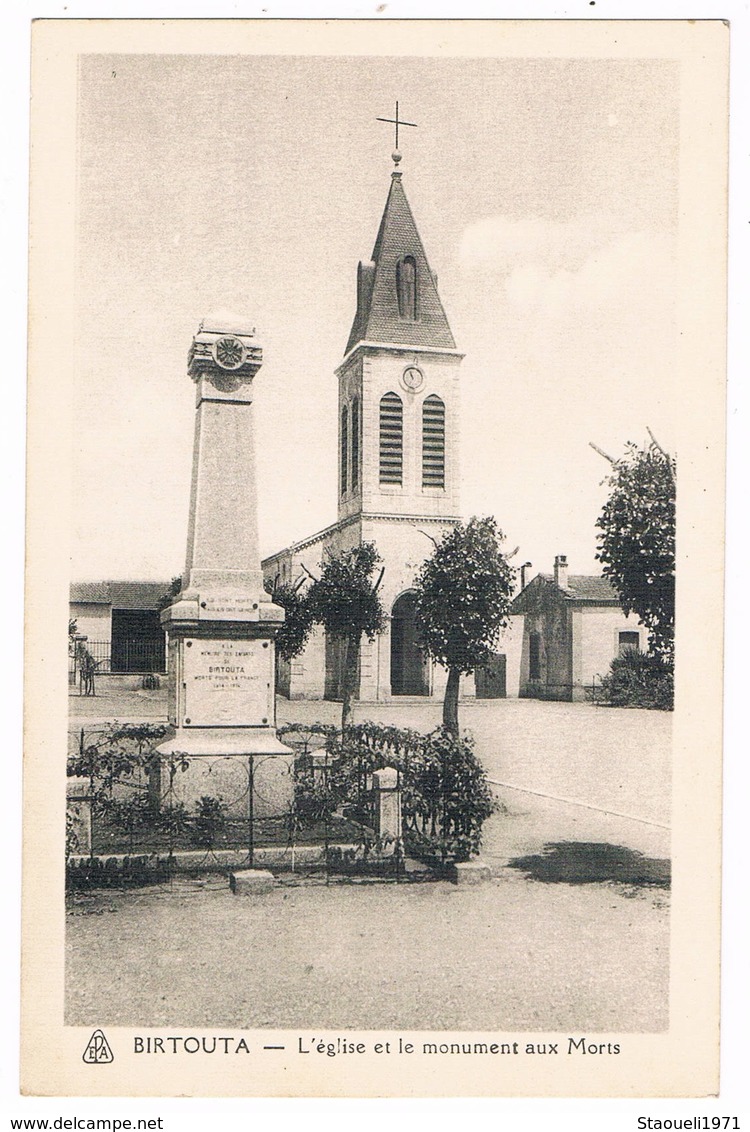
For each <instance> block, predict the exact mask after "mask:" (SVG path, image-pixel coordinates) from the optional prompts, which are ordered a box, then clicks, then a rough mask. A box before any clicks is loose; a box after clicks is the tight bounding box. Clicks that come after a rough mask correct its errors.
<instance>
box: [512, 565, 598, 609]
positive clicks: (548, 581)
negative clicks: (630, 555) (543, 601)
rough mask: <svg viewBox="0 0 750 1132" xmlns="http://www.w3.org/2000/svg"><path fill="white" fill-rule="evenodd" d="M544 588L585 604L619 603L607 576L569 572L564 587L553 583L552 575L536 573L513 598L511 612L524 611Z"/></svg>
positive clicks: (562, 598)
mask: <svg viewBox="0 0 750 1132" xmlns="http://www.w3.org/2000/svg"><path fill="white" fill-rule="evenodd" d="M542 588H543V589H544V590H545V592H546V593H549V592H550V591H554V592H555V593H556V594H557V595H558V596H559V597H560V599H561V600H562V601H575V602H580V603H584V604H586V605H620V599H619V597H618V596H617V592H616V590H615V589H614V587H613V586H612V584H611V582H610V581H609V580H608V579H607V578H602V577H601V576H600V575H596V574H569V575H568V584H567V586H566V587H565V589H563V588H562V586H557V585H555V579H554V575H552V574H537V575H536V576H535V577H534V578H532V580H531V581H530V582H529V584H528V586H526V588H525V589H523V590H521V592H520V593H519V594H517V595H516V597H515V598H514V599H513V605H512V606H511V613H526V612H528V610H529V606H530V604H531V603H532V602H533V600H534V596H535V595H536V594H538V593H539V592H540V590H541V589H542Z"/></svg>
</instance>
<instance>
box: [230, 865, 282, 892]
mask: <svg viewBox="0 0 750 1132" xmlns="http://www.w3.org/2000/svg"><path fill="white" fill-rule="evenodd" d="M229 886H230V888H231V889H232V892H233V893H234V894H235V896H262V895H264V894H265V893H266V892H271V891H272V890H273V889H274V888H275V887H276V878H275V876H274V875H273V873H269V872H268V870H267V869H241V870H239V871H238V872H235V873H230V874H229Z"/></svg>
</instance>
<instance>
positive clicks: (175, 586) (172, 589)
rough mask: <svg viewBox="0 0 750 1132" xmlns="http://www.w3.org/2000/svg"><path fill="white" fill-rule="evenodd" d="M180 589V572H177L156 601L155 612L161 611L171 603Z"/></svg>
mask: <svg viewBox="0 0 750 1132" xmlns="http://www.w3.org/2000/svg"><path fill="white" fill-rule="evenodd" d="M181 589H182V574H177V575H176V576H175V577H174V578H172V581H171V582H170V583H169V588H168V589H167V590H165V592H164V593H163V594H162V595H161V597H160V598H159V600H158V601H157V603H156V611H157V613H161V611H162V610H163V609H166V608H167V606H169V605H171V604H172V602H173V601H174V599H175V598H176V597H177V595H178V593H179V592H180V590H181Z"/></svg>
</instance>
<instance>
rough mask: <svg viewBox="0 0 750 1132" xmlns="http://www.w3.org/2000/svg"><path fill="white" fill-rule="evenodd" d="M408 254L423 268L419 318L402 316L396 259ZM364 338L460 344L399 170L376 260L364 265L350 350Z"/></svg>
mask: <svg viewBox="0 0 750 1132" xmlns="http://www.w3.org/2000/svg"><path fill="white" fill-rule="evenodd" d="M406 255H410V256H413V257H414V260H415V263H416V268H417V295H418V312H417V318H416V320H413V319H407V318H401V317H400V315H399V312H398V298H397V295H396V264H397V263H398V261H399V260H400V259H402V258H403V257H404V256H406ZM361 341H368V342H394V343H397V344H398V345H401V344H403V345H405V346H416V347H419V346H431V347H433V348H437V349H448V350H455V348H456V343H455V340H454V338H453V334H452V333H451V328H450V326H449V325H448V319H447V318H446V316H445V311H444V310H443V304H442V303H441V301H440V296H439V295H438V290H437V284H436V282H435V277H434V275H433V274H432V271H431V269H430V265H429V263H428V262H427V256H426V255H425V250H424V247H423V246H422V241H421V239H420V236H419V232H418V231H417V226H416V224H415V222H414V217H413V215H412V211H411V208H410V207H409V202H408V201H407V199H406V193H405V192H404V187H403V185H402V183H401V173H400V172H398V171H396V172H394V173H392V174H391V188H390V191H389V193H388V199H387V201H386V204H385V210H384V212H383V218H382V220H381V221H380V228H379V229H378V235H377V239H376V240H375V247H374V248H373V251H372V262H370V263H365V264H363V263H360V265H359V270H358V275H357V313H356V314H355V316H354V322H353V324H352V329H351V332H350V334H349V341H348V342H347V344H346V350H345V354H348V353H349V351H350V350H352V349H353V348H354V347H355V346H356V345H357V343H358V342H361Z"/></svg>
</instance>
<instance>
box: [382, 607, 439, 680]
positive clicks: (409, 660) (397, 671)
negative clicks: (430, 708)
mask: <svg viewBox="0 0 750 1132" xmlns="http://www.w3.org/2000/svg"><path fill="white" fill-rule="evenodd" d="M416 604H417V599H416V597H415V595H414V594H413V593H405V594H402V595H401V597H400V598H398V599H397V600H396V601H395V602H394V605H393V610H392V611H391V695H393V696H429V694H430V681H429V663H428V660H427V657H426V656H425V654H424V653H423V652H422V649H421V648H420V647H419V642H418V638H417V624H416V617H415V609H416Z"/></svg>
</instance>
